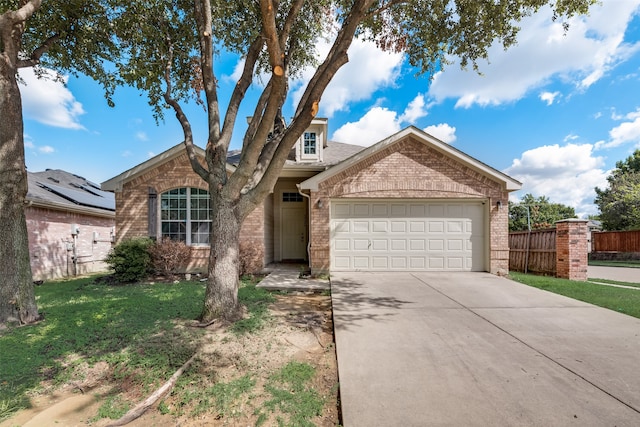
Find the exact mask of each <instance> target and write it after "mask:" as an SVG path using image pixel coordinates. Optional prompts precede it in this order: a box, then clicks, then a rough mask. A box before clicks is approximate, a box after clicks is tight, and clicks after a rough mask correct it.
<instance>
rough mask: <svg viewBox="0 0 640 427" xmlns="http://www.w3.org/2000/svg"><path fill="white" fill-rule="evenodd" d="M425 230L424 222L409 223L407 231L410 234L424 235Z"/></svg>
mask: <svg viewBox="0 0 640 427" xmlns="http://www.w3.org/2000/svg"><path fill="white" fill-rule="evenodd" d="M425 230H426V227H425V223H424V221H411V222H409V231H410V232H411V233H424V231H425Z"/></svg>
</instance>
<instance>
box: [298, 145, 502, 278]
mask: <svg viewBox="0 0 640 427" xmlns="http://www.w3.org/2000/svg"><path fill="white" fill-rule="evenodd" d="M335 198H368V199H370V198H387V199H388V198H398V199H412V198H420V199H451V200H462V201H464V200H483V201H488V215H487V217H488V221H489V236H490V241H489V245H488V248H487V249H488V251H489V260H488V261H489V265H488V266H487V269H488V270H489V271H491V272H493V273H497V272H501V271H506V270H508V268H509V246H508V245H509V233H508V212H507V211H508V209H507V200H508V193H507V191H505V190H504V189H503V187H502V185H501V183H499V182H496V181H493V180H491V179H489V178H488V177H486V176H485V175H483V174H481V173H479V172H477V171H475V170H473V169H471V168H469V167H467V166H466V165H464V164H462V163H461V162H460V161H457V160H455V159H453V158H451V157H448V156H445V155H444V154H442V153H440V152H439V151H436V150H434V149H432V148H430V147H428V146H426V145H425V144H424V143H422V142H420V141H417V140H415V139H413V138H406V139H404V140H402V141H399V142H397V143H396V144H393V145H390V146H388V147H387V148H385V149H383V150H380V151H379V152H377V153H375V154H374V155H372V156H370V157H368V158H366V159H364V160H363V161H361V162H358V163H357V164H355V165H353V166H351V167H349V168H347V169H345V170H343V171H341V172H340V173H338V174H336V175H333V176H331V177H330V178H328V179H326V180H325V181H323V182H321V183H320V184H319V188H318V191H312V192H311V206H312V207H313V208H312V209H311V214H310V218H311V248H310V252H311V269H312V271H313V272H315V273H326V272H328V271H329V270H330V200H331V199H335ZM498 201H500V202H501V204H502V206H503V207H502V208H498V207H497V202H498Z"/></svg>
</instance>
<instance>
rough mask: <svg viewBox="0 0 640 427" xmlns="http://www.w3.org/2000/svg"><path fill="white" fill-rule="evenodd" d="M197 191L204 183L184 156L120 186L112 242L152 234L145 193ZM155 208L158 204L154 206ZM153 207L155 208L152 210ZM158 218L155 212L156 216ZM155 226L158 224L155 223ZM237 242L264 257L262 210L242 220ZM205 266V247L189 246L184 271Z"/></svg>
mask: <svg viewBox="0 0 640 427" xmlns="http://www.w3.org/2000/svg"><path fill="white" fill-rule="evenodd" d="M181 187H187V188H199V189H204V190H208V186H207V183H206V182H205V181H204V180H203V179H202V178H201V177H200V176H199V175H197V174H196V173H195V172H194V171H193V169H192V168H191V164H190V162H189V158H188V157H187V155H186V153H183V154H181V155H179V156H177V157H174V158H172V159H169V160H168V161H166V162H164V163H161V164H160V165H158V166H157V167H155V168H151V169H148V170H146V171H145V172H144V173H142V174H140V175H138V176H136V177H134V178H132V179H131V180H129V181H126V182H124V183H123V185H122V188H121V189H120V190H116V240H117V242H121V241H122V240H123V239H128V238H133V237H148V236H150V235H153V233H150V230H149V206H150V203H149V194H150V192H151V193H153V194H156V195H157V198H158V200H159V198H160V195H161V194H162V193H164V192H166V191H168V190H172V189H175V188H181ZM156 206H158V205H156ZM156 208H157V207H156ZM156 216H157V217H159V213H158V214H157V215H156ZM158 224H159V222H158ZM240 233H241V236H242V237H241V240H242V241H243V242H245V243H247V242H248V243H250V244H252V245H253V246H254V249H255V250H257V251H259V253H261V254H262V257H263V258H264V256H265V248H264V234H265V230H264V207H263V206H260V207H258V208H256V209H255V210H254V211H253V212H252V213H251V214H250V215H249V216H248V217H247V218H246V220H245V222H244V224H243V226H242V229H241V231H240ZM208 263H209V248H208V247H203V246H192V247H191V259H190V261H189V264H188V266H187V267H186V271H189V272H203V271H206V269H207V266H208Z"/></svg>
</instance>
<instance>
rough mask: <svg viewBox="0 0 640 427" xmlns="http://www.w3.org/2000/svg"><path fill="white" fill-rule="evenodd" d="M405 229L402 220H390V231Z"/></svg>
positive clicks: (404, 223) (399, 231)
mask: <svg viewBox="0 0 640 427" xmlns="http://www.w3.org/2000/svg"><path fill="white" fill-rule="evenodd" d="M405 231H407V223H406V222H404V221H391V232H392V233H404V232H405Z"/></svg>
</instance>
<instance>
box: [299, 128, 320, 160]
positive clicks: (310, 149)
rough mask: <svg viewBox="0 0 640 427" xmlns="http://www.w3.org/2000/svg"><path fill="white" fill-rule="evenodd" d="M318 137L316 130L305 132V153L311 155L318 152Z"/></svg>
mask: <svg viewBox="0 0 640 427" xmlns="http://www.w3.org/2000/svg"><path fill="white" fill-rule="evenodd" d="M316 141H317V138H316V133H315V132H305V133H304V146H303V147H304V148H303V151H302V152H303V153H304V154H305V155H307V156H309V155H311V156H313V155H316V154H317V153H318V145H317V142H316Z"/></svg>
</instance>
